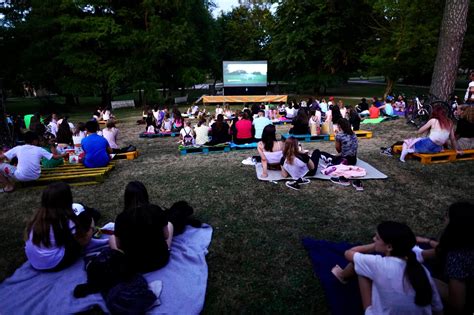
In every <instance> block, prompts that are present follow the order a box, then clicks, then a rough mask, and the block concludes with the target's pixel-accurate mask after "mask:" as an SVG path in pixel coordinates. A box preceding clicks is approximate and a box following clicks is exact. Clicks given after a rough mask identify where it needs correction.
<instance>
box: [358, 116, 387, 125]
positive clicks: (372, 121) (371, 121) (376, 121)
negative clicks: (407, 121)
mask: <svg viewBox="0 0 474 315" xmlns="http://www.w3.org/2000/svg"><path fill="white" fill-rule="evenodd" d="M384 120H385V117H379V118H366V119H364V120H362V121H361V122H360V124H361V125H366V124H379V123H381V122H382V121H384Z"/></svg>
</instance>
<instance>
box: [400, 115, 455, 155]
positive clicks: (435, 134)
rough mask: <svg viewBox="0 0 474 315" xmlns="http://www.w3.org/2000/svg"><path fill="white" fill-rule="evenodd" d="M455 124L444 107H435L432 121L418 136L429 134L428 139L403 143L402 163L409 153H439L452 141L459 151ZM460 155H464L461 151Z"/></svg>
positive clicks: (409, 140)
mask: <svg viewBox="0 0 474 315" xmlns="http://www.w3.org/2000/svg"><path fill="white" fill-rule="evenodd" d="M453 125H454V124H453V122H452V120H451V119H449V118H448V116H447V113H446V110H445V109H444V107H442V106H435V107H434V108H433V112H432V113H431V116H430V120H428V122H427V123H426V124H425V125H424V126H423V127H421V128H420V129H418V131H417V133H418V134H423V133H425V132H429V134H428V136H427V137H424V138H412V139H406V140H405V141H404V142H403V149H402V153H401V154H400V161H401V162H405V157H406V156H407V154H408V153H413V152H418V153H438V152H441V151H442V150H443V146H444V145H445V144H446V142H448V140H451V145H452V148H456V150H457V149H458V146H457V142H456V137H455V136H454V128H453ZM458 154H462V151H459V152H458Z"/></svg>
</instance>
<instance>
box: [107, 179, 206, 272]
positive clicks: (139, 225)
mask: <svg viewBox="0 0 474 315" xmlns="http://www.w3.org/2000/svg"><path fill="white" fill-rule="evenodd" d="M124 204H125V207H124V211H123V212H122V213H120V214H119V215H118V216H117V218H116V219H115V231H114V235H113V236H111V237H110V239H109V245H110V247H111V248H112V249H116V250H120V251H122V252H123V253H124V254H125V259H126V261H127V263H128V266H129V267H130V268H131V270H132V271H134V272H139V273H146V272H151V271H154V270H158V269H161V268H163V267H164V266H166V264H167V263H168V261H169V258H170V248H171V242H172V240H173V236H175V235H179V234H181V233H183V232H184V229H185V226H186V225H187V224H191V225H193V226H194V227H200V226H201V223H200V222H199V221H197V220H193V219H191V218H190V217H191V215H192V214H193V211H194V210H193V208H192V207H191V206H189V204H188V203H187V202H185V201H178V202H176V203H174V204H173V205H172V206H171V208H170V209H166V210H164V211H163V210H162V209H161V208H160V207H159V206H157V205H153V204H151V203H150V201H149V198H148V191H147V189H146V187H145V185H143V183H141V182H139V181H133V182H130V183H128V185H127V187H126V188H125V194H124Z"/></svg>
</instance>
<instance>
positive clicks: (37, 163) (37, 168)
mask: <svg viewBox="0 0 474 315" xmlns="http://www.w3.org/2000/svg"><path fill="white" fill-rule="evenodd" d="M24 137H25V142H26V144H25V145H21V146H16V147H14V148H13V149H11V150H9V151H7V152H5V153H3V152H0V160H3V159H4V158H7V159H8V160H12V159H13V158H14V157H17V158H18V164H17V166H13V165H10V164H8V163H0V184H1V185H3V188H1V189H0V192H12V191H13V190H14V189H15V182H16V181H18V182H27V181H32V180H36V179H38V178H39V177H40V174H41V158H43V157H44V158H46V159H48V160H50V159H52V158H55V159H59V158H62V157H65V156H67V153H64V154H61V155H58V154H52V153H50V152H48V151H46V150H45V149H43V148H40V147H38V142H39V138H38V135H37V134H36V133H34V132H32V131H28V132H27V133H25V136H24Z"/></svg>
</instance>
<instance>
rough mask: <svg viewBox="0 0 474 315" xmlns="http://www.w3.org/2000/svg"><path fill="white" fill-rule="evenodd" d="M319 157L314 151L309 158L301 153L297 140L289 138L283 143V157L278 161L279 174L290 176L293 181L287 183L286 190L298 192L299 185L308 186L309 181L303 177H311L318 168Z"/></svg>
mask: <svg viewBox="0 0 474 315" xmlns="http://www.w3.org/2000/svg"><path fill="white" fill-rule="evenodd" d="M318 162H319V155H318V154H317V152H316V151H314V152H313V154H312V155H311V157H310V156H309V155H308V154H307V153H305V152H303V151H302V149H301V147H300V145H299V143H298V140H297V139H296V138H294V137H289V138H288V139H286V141H285V147H284V149H283V157H282V158H281V160H280V165H281V174H282V176H283V177H288V176H291V177H292V178H293V181H287V182H286V183H285V185H286V186H287V187H288V188H291V189H294V190H299V189H300V185H304V184H309V183H310V182H311V181H310V180H309V179H307V178H304V177H305V176H313V175H314V174H315V173H316V171H317V168H318Z"/></svg>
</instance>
